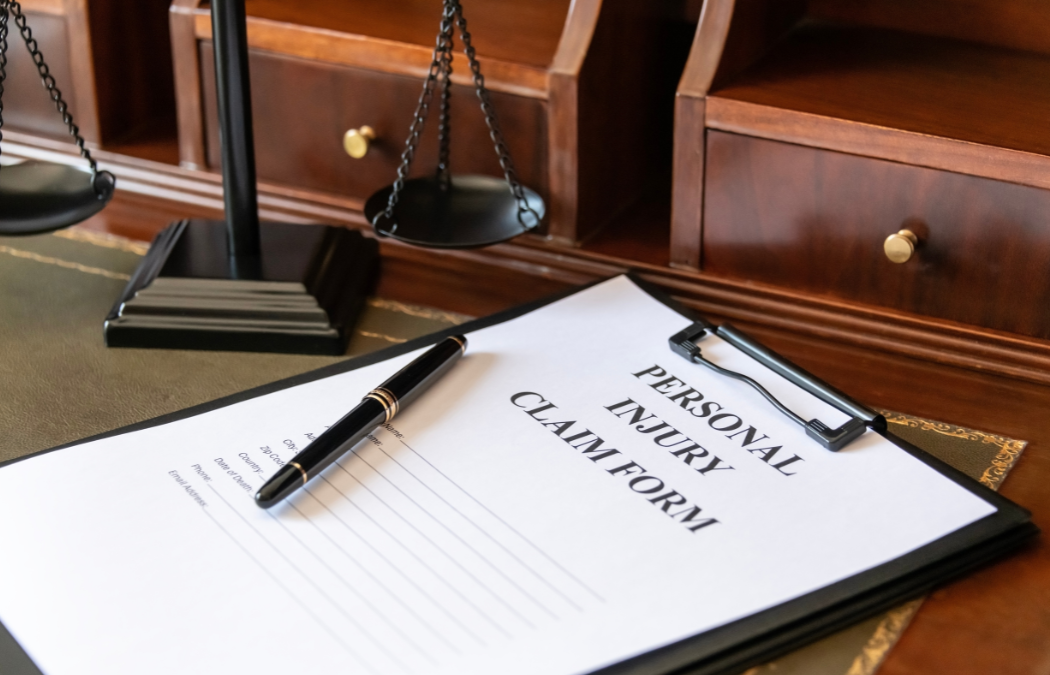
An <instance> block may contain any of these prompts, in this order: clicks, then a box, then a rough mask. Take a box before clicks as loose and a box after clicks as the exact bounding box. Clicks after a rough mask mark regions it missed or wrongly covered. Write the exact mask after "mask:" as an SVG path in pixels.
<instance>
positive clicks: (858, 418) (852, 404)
mask: <svg viewBox="0 0 1050 675" xmlns="http://www.w3.org/2000/svg"><path fill="white" fill-rule="evenodd" d="M708 333H710V334H712V335H717V336H718V337H720V338H722V339H723V340H725V341H726V342H728V343H729V344H731V345H733V346H734V347H736V348H737V349H739V350H740V351H742V352H744V353H745V354H747V355H748V356H750V357H751V358H753V359H754V360H756V361H758V362H759V363H761V364H762V365H764V366H765V367H767V368H769V369H770V370H772V371H773V372H775V373H777V374H778V375H780V376H781V377H783V378H784V379H786V380H788V381H789V382H792V383H794V384H796V385H798V386H799V387H801V388H802V389H805V390H806V391H808V392H809V393H811V394H813V395H814V396H816V397H817V398H819V399H820V400H822V401H824V402H825V403H827V404H828V405H831V406H834V407H835V408H837V409H838V410H841V411H842V412H843V413H845V414H847V415H849V416H850V418H851V419H850V420H849V421H848V422H846V423H845V424H843V425H842V426H840V427H839V428H837V429H832V428H831V427H829V426H828V425H826V424H824V423H823V422H821V421H820V420H817V419H813V420H810V421H808V422H807V421H805V420H804V419H802V418H801V417H799V416H798V415H797V414H795V413H794V412H792V411H791V410H789V409H788V408H787V406H785V405H784V404H783V403H781V402H780V401H778V400H777V399H776V397H775V396H773V395H772V394H771V393H769V391H767V390H766V388H765V387H763V386H762V385H761V384H759V383H758V382H756V381H755V380H753V379H751V378H750V377H748V376H747V375H744V374H743V373H737V372H734V371H732V370H726V369H725V368H723V367H721V366H719V365H717V364H715V363H712V362H711V361H708V360H707V359H706V358H704V356H703V354H702V353H701V352H700V347H699V346H697V342H698V341H700V340H701V339H703V337H704V336H705V335H706V334H708ZM668 342H670V344H671V351H673V352H674V353H676V354H678V355H679V356H681V357H682V358H684V359H686V360H688V361H691V362H693V363H700V364H703V365H705V366H707V367H708V368H710V369H711V370H713V371H715V372H716V373H718V374H720V375H725V376H726V377H731V378H733V379H736V380H740V381H742V382H746V383H748V384H750V385H751V386H752V387H754V388H755V389H756V390H757V391H758V393H760V394H762V396H764V397H765V398H766V400H768V401H769V402H770V403H772V404H773V406H774V407H775V408H776V409H777V410H779V411H780V412H782V413H784V414H785V415H787V416H788V417H789V418H791V419H792V420H793V421H794V422H796V423H797V424H799V425H800V426H802V427H804V428H805V429H806V434H807V435H808V436H809V437H810V438H812V439H813V440H815V441H817V442H818V443H820V444H821V445H823V446H824V447H825V448H827V449H828V450H832V451H837V450H841V449H842V448H844V447H846V445H848V444H849V443H850V441H852V440H853V439H855V438H857V437H858V436H860V435H861V434H863V433H864V430H865V428H867V427H871V428H872V429H874V430H876V431H885V430H886V418H885V417H883V416H882V415H880V414H878V413H877V412H875V411H874V410H872V409H871V408H868V407H867V406H864V405H861V404H860V403H857V402H856V401H854V400H853V399H851V398H850V397H849V396H846V395H845V394H843V393H842V392H841V391H839V390H838V389H835V388H834V387H832V386H831V385H830V384H827V383H826V382H824V381H822V380H820V379H819V378H817V377H815V376H814V375H813V374H811V373H808V372H806V371H805V370H803V369H802V368H799V367H798V366H796V365H795V364H793V363H791V362H790V361H788V360H787V359H785V358H784V357H782V356H780V355H779V354H777V353H776V352H774V351H773V350H771V349H769V348H768V347H765V346H763V345H761V344H759V343H758V342H757V341H755V340H754V339H752V338H751V337H750V336H748V335H747V334H745V333H744V332H742V331H740V330H738V329H736V328H734V327H733V326H731V325H729V324H728V323H724V324H722V325H721V326H716V325H714V324H713V323H711V322H709V321H705V320H703V319H700V320H699V321H696V322H694V323H693V324H692V325H690V326H689V327H688V328H686V329H685V330H683V331H680V332H678V333H675V334H674V335H672V336H671V338H670V339H669V340H668Z"/></svg>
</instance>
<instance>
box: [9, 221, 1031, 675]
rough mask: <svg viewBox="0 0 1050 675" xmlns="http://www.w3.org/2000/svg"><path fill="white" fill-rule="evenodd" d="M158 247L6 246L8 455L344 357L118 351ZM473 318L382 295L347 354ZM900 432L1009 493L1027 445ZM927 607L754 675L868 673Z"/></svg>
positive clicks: (94, 242)
mask: <svg viewBox="0 0 1050 675" xmlns="http://www.w3.org/2000/svg"><path fill="white" fill-rule="evenodd" d="M146 248H147V247H146V245H145V244H141V243H138V242H130V241H127V240H124V239H119V238H114V237H108V236H105V235H99V234H95V233H92V232H87V231H81V230H77V229H72V230H66V231H63V232H59V233H56V234H54V235H41V236H36V237H25V238H0V461H3V460H7V459H12V458H14V457H19V456H21V455H25V454H28V453H31V452H35V451H38V450H43V449H46V448H50V447H54V446H56V445H60V444H63V443H68V442H70V441H75V440H77V439H79V438H84V437H87V436H92V435H94V434H98V433H101V432H104V431H108V430H110V429H114V428H117V427H122V426H125V425H128V424H133V423H135V422H141V421H143V420H147V419H150V418H153V417H157V416H158V415H163V414H165V413H170V412H174V411H176V410H180V409H182V408H186V407H189V406H192V405H196V404H199V403H203V402H206V401H210V400H213V399H216V398H219V397H222V396H226V395H229V394H233V393H235V392H238V391H241V390H244V389H249V388H251V387H255V386H258V385H261V384H265V383H267V382H273V381H275V380H279V379H282V378H285V377H289V376H291V375H295V374H298V373H302V372H306V371H308V370H313V369H315V368H319V367H321V366H324V365H327V364H329V363H332V362H334V361H337V360H339V359H341V358H345V357H329V356H299V355H288V354H255V353H239V352H204V351H174V350H170V351H169V350H142V349H107V348H106V347H105V346H104V345H103V342H102V319H103V317H105V316H106V314H107V312H108V311H109V309H110V307H111V306H112V304H113V301H114V300H115V299H116V297H117V296H118V295H119V293H120V291H121V290H122V289H123V287H124V284H125V283H126V282H127V280H128V277H129V275H130V274H131V273H132V272H133V271H134V270H135V267H136V266H137V265H138V263H139V260H140V259H141V256H142V255H143V254H144V253H145V251H146ZM467 318H469V317H465V316H462V315H458V314H452V313H449V312H443V311H440V310H434V309H428V308H422V307H414V306H410V305H404V304H401V303H397V302H392V301H388V300H383V299H380V298H373V299H371V300H370V301H369V303H368V307H367V309H366V311H365V313H364V315H363V316H362V318H361V320H360V321H359V322H358V325H357V326H356V329H355V332H354V335H353V337H352V339H351V341H350V345H349V348H348V351H347V355H357V354H362V353H365V352H369V351H373V350H375V349H379V348H382V347H385V346H389V345H390V344H393V343H398V342H403V341H405V340H408V339H410V338H413V337H417V336H420V335H425V334H427V333H430V332H433V331H435V330H438V329H440V328H444V327H446V326H449V325H453V324H458V323H462V322H463V321H465V320H466V319H467ZM887 418H888V419H889V421H890V422H891V424H892V427H891V428H892V430H893V431H894V433H896V434H897V435H899V436H900V437H902V438H904V439H905V440H907V441H909V442H911V443H913V444H915V445H917V446H919V447H921V448H923V449H924V450H926V451H927V452H930V453H931V454H933V455H935V456H937V457H938V458H940V459H942V460H944V461H946V462H947V463H949V464H951V465H953V466H955V467H957V468H958V469H960V470H962V471H964V472H965V473H967V474H969V475H970V476H972V477H973V478H976V479H978V480H980V481H981V482H983V483H985V484H986V485H989V486H990V487H993V488H997V487H998V486H999V484H1000V482H1001V481H1002V479H1003V478H1004V477H1005V476H1006V474H1007V472H1008V471H1009V470H1010V467H1011V466H1012V465H1013V463H1014V462H1015V461H1016V459H1017V457H1018V456H1019V455H1020V453H1021V451H1022V450H1023V449H1024V446H1025V442H1024V441H1017V440H1014V439H1008V438H1003V437H1001V436H995V435H992V434H986V433H983V432H978V431H973V430H970V429H964V428H960V427H954V426H951V425H947V424H941V423H937V422H931V421H929V420H922V419H919V418H914V417H909V416H907V415H901V414H898V413H892V412H887ZM920 604H921V600H919V601H914V602H911V603H908V604H906V605H904V606H902V607H900V608H898V609H896V610H894V611H891V612H889V613H887V614H886V615H884V616H881V617H877V618H874V619H870V620H868V621H865V622H863V623H860V624H857V625H856V626H853V627H852V628H849V629H846V630H844V631H841V632H839V633H837V634H835V635H832V636H830V637H828V638H825V639H823V640H821V641H819V642H816V643H814V644H812V645H809V646H807V647H804V648H802V649H799V650H798V651H796V652H794V653H792V654H789V655H787V656H785V657H783V658H781V659H778V660H777V661H776V662H774V663H770V664H767V665H765V666H760V667H758V668H752V669H751V670H749V671H748V675H774V674H776V675H803V674H805V675H869V674H870V673H874V672H875V671H876V670H877V668H878V665H879V663H881V661H882V659H883V657H884V656H885V655H886V653H887V652H888V651H889V649H890V648H891V647H892V646H893V644H894V643H895V642H896V640H897V638H899V636H900V635H901V633H902V632H903V630H904V629H905V628H906V627H907V624H908V621H909V620H910V619H911V617H912V616H913V615H914V613H915V611H917V609H918V607H919V605H920Z"/></svg>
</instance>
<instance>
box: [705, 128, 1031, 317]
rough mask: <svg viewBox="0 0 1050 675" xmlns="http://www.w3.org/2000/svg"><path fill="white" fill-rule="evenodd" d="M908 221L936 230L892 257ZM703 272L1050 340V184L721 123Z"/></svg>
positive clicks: (711, 143)
mask: <svg viewBox="0 0 1050 675" xmlns="http://www.w3.org/2000/svg"><path fill="white" fill-rule="evenodd" d="M902 227H911V229H913V230H915V231H916V232H917V233H920V234H923V233H924V234H925V237H924V241H923V242H922V243H921V245H920V248H919V249H918V250H917V251H916V253H915V255H914V256H913V257H912V259H911V260H909V261H908V262H906V263H903V264H895V263H892V262H890V261H889V260H888V259H887V258H886V255H885V253H884V252H883V240H884V239H885V238H886V236H887V235H890V234H892V233H894V232H896V231H897V230H898V229H901V228H902ZM923 231H925V232H923ZM703 267H704V270H705V271H707V272H710V273H713V274H718V275H725V276H731V277H738V278H744V279H748V280H753V281H758V282H764V283H769V284H775V285H778V286H783V287H789V288H792V289H797V290H800V291H808V292H813V293H819V294H824V295H830V296H835V297H838V298H842V299H846V300H853V301H859V302H863V303H868V304H873V305H881V306H884V307H891V308H894V309H900V310H903V311H907V312H912V313H915V314H921V315H927V316H933V317H939V318H943V319H950V320H954V321H960V322H963V323H967V324H974V325H978V326H984V327H987V328H993V329H998V330H1004V331H1010V332H1014V333H1021V334H1025V335H1031V336H1035V337H1041V338H1050V311H1048V310H1047V307H1050V192H1047V191H1044V190H1040V189H1037V188H1031V187H1024V186H1020V185H1014V184H1009V183H1002V182H999V181H994V180H989V179H984V178H975V177H972V176H964V175H961V174H955V173H949V172H945V171H938V170H934V169H926V168H920V167H914V166H908V165H904V164H897V163H894V162H888V161H884V160H876V159H870V158H865V157H858V156H854V155H846V154H841V153H836V152H830V151H824V150H816V149H813V148H808V147H802V146H797V145H790V144H786V143H780V142H776V141H768V140H762V139H756V138H751V137H747V136H738V135H735V134H729V133H724V132H719V131H713V130H711V131H708V133H707V165H706V178H705V190H704V223H703Z"/></svg>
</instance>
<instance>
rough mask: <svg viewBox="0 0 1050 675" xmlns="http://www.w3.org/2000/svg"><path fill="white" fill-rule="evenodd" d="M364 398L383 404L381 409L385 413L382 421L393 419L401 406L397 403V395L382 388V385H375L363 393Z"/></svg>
mask: <svg viewBox="0 0 1050 675" xmlns="http://www.w3.org/2000/svg"><path fill="white" fill-rule="evenodd" d="M365 398H370V399H372V400H373V401H376V402H378V403H379V405H381V406H383V411H384V412H385V413H386V419H385V420H384V423H389V422H390V420H392V419H394V415H396V414H397V412H398V410H399V409H400V407H401V406H400V405H399V404H398V400H397V397H396V396H394V395H393V394H392V393H391V392H390V390H389V389H384V388H382V387H377V388H375V389H373V390H372V391H370V392H368V393H367V394H365Z"/></svg>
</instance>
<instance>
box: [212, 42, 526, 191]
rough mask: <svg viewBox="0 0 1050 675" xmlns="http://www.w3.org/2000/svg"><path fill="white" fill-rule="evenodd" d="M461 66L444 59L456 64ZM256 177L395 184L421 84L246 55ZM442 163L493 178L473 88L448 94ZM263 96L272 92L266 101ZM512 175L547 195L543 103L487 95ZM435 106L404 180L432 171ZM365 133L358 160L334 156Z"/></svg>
mask: <svg viewBox="0 0 1050 675" xmlns="http://www.w3.org/2000/svg"><path fill="white" fill-rule="evenodd" d="M462 61H463V59H462V58H460V59H459V60H457V61H454V62H453V63H454V65H455V64H460V65H463V64H462ZM249 63H250V66H251V69H252V99H253V100H252V115H253V125H254V128H255V161H256V172H257V174H258V176H259V178H260V180H264V181H269V182H273V183H281V184H284V185H288V186H292V187H300V188H308V189H313V190H320V191H324V192H330V193H334V194H339V195H344V196H348V197H355V198H357V199H361V200H364V199H367V198H368V197H369V196H370V195H371V194H372V193H373V192H375V191H376V190H378V189H380V188H382V187H384V186H386V185H389V184H391V183H392V182H393V181H394V179H395V178H396V177H397V167H398V165H399V164H400V163H401V153H402V152H403V151H404V149H405V139H406V138H407V137H408V131H409V126H410V124H411V122H412V116H413V114H414V112H415V109H416V104H417V102H418V101H419V95H420V92H421V91H422V87H423V85H422V81H421V80H419V79H416V78H409V77H405V76H401V75H390V74H388V73H379V72H375V71H371V70H366V69H361V68H350V67H345V66H335V65H331V64H327V63H312V62H309V61H304V60H302V59H297V58H293V57H289V56H284V55H281V54H273V53H269V52H264V51H260V50H255V49H253V50H251V51H250V52H249ZM213 64H214V56H213V51H212V45H211V42H202V43H200V66H201V91H202V92H203V103H204V108H203V111H204V130H205V146H206V155H205V157H206V161H207V163H206V166H207V167H208V168H210V169H218V168H219V166H220V152H219V129H218V117H217V112H216V107H215V106H216V102H215V70H214V66H213ZM452 91H453V94H452V98H451V112H450V114H451V126H450V128H451V144H450V160H451V166H452V171H453V172H455V173H468V174H475V173H476V174H483V175H490V176H495V177H497V178H502V177H503V170H502V168H501V167H500V164H499V158H498V156H497V155H496V151H495V148H494V146H493V143H492V139H491V138H490V137H489V130H488V127H487V126H486V125H485V116H484V114H483V113H482V112H481V107H480V105H479V103H478V98H477V96H476V95H475V93H474V90H473V88H467V87H459V86H453V90H452ZM273 92H281V95H280V96H274V95H273ZM492 101H493V105H494V106H495V107H496V109H497V111H498V114H499V119H500V124H501V127H502V129H503V135H504V139H505V140H506V143H507V146H508V147H509V148H510V151H511V153H512V155H513V157H514V163H515V166H516V167H517V170H518V177H519V178H520V180H521V181H522V182H523V183H524V184H525V185H528V186H529V187H531V188H532V189H534V190H536V191H537V192H539V193H540V194H541V195H543V196H544V197H546V196H547V156H546V148H547V143H546V139H547V128H546V125H547V116H546V105H545V103H544V102H543V101H540V100H537V99H534V98H526V97H523V96H513V95H510V94H503V93H500V92H492ZM438 115H439V111H438V110H437V105H436V102H435V105H434V106H432V109H431V113H430V116H429V120H428V123H427V124H426V126H425V127H424V129H423V134H422V137H421V138H420V141H419V146H418V152H417V153H416V157H415V161H414V162H413V165H412V174H411V175H412V176H423V175H431V174H432V173H433V172H434V170H435V169H436V167H437V155H438V140H437V135H438V134H437V132H438ZM363 125H368V126H371V127H372V129H373V130H374V131H375V133H376V139H375V141H373V142H372V143H371V146H370V148H369V150H368V154H367V155H366V156H365V157H362V158H361V159H353V158H351V157H349V156H348V155H347V154H346V152H345V151H344V150H343V134H344V133H346V131H347V130H349V129H356V128H359V127H361V126H363Z"/></svg>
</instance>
